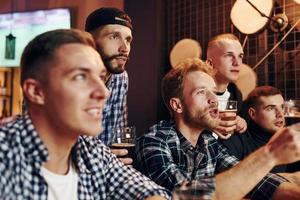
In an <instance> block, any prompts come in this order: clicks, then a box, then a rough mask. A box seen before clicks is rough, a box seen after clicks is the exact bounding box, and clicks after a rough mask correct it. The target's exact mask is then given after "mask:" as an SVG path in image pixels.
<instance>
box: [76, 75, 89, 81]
mask: <svg viewBox="0 0 300 200" xmlns="http://www.w3.org/2000/svg"><path fill="white" fill-rule="evenodd" d="M73 79H74V80H75V81H80V80H85V79H86V75H85V74H76V75H75V76H74V78H73Z"/></svg>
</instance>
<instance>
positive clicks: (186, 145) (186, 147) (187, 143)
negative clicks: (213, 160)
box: [175, 128, 211, 151]
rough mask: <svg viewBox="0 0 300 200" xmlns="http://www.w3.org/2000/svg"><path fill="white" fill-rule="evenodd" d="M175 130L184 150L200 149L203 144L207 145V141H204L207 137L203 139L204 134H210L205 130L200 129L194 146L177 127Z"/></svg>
mask: <svg viewBox="0 0 300 200" xmlns="http://www.w3.org/2000/svg"><path fill="white" fill-rule="evenodd" d="M175 130H176V133H177V136H178V138H179V142H180V147H181V149H182V150H184V151H187V150H190V151H191V150H197V149H202V148H203V147H204V146H206V145H207V142H206V141H207V139H205V138H206V136H205V135H206V134H211V133H209V132H208V131H207V130H204V131H202V133H200V135H199V138H198V141H197V145H196V147H193V145H192V144H191V143H190V141H188V140H187V139H186V138H185V137H184V136H183V135H182V133H181V132H180V131H179V130H178V129H177V128H175Z"/></svg>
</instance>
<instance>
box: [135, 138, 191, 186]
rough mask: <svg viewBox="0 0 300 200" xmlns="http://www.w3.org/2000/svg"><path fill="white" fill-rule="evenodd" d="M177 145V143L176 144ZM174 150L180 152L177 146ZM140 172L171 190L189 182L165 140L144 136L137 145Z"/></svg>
mask: <svg viewBox="0 0 300 200" xmlns="http://www.w3.org/2000/svg"><path fill="white" fill-rule="evenodd" d="M174 145H175V142H174ZM173 148H174V150H176V151H178V154H179V151H180V150H179V149H177V148H176V147H175V146H174V147H173ZM136 153H137V164H139V166H138V168H139V170H140V171H141V172H142V173H144V174H145V175H147V176H148V177H150V178H151V179H152V180H154V181H155V182H156V183H158V184H159V185H162V186H164V187H166V188H168V189H169V190H172V189H173V188H174V187H175V186H178V185H180V184H181V183H182V182H183V181H185V180H189V179H188V175H187V174H186V172H185V171H184V170H182V169H180V168H179V166H178V165H177V164H176V163H175V162H174V160H173V156H172V153H171V150H170V147H169V146H168V144H167V142H166V141H165V140H164V138H160V137H156V136H151V135H144V136H142V137H141V138H139V139H138V140H137V144H136Z"/></svg>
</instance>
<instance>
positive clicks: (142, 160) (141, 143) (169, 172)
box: [136, 121, 286, 199]
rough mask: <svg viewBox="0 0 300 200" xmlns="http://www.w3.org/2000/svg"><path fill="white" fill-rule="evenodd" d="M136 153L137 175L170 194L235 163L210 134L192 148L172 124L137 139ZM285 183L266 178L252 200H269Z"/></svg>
mask: <svg viewBox="0 0 300 200" xmlns="http://www.w3.org/2000/svg"><path fill="white" fill-rule="evenodd" d="M136 153H137V163H138V165H139V166H138V168H139V169H140V171H141V172H143V173H144V174H146V175H147V176H149V177H150V178H151V179H152V180H154V181H155V182H156V183H158V184H160V185H162V186H164V187H166V188H168V189H170V190H172V189H173V188H174V187H175V186H178V185H179V184H180V183H181V182H182V181H184V180H188V181H191V180H198V181H202V180H203V179H207V178H209V177H212V176H214V175H215V174H217V173H219V172H222V171H224V170H226V169H229V168H231V167H232V166H234V165H236V164H237V163H238V160H237V158H236V157H234V156H231V155H229V154H228V152H227V149H226V148H225V147H224V146H223V145H221V144H220V143H218V141H217V140H216V139H215V138H214V137H213V136H212V134H211V132H209V131H203V132H202V133H201V135H200V137H199V139H198V142H197V145H196V147H193V146H192V145H191V143H190V142H189V141H187V140H186V139H185V137H183V135H182V134H181V133H180V132H179V131H178V130H177V129H176V128H175V123H174V122H173V121H161V122H160V123H159V124H157V125H154V126H153V127H151V128H150V131H149V133H147V134H145V135H144V136H142V137H140V138H138V140H137V146H136ZM284 181H286V179H284V178H282V177H280V176H277V175H275V174H268V175H267V176H266V177H265V178H264V179H263V180H262V181H261V182H260V183H259V184H258V185H257V187H256V188H255V190H253V192H252V196H251V199H271V197H272V195H273V193H274V191H275V190H276V188H277V187H278V185H279V184H280V183H282V182H284Z"/></svg>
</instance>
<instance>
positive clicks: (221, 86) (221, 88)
mask: <svg viewBox="0 0 300 200" xmlns="http://www.w3.org/2000/svg"><path fill="white" fill-rule="evenodd" d="M215 82H216V85H217V91H218V92H225V90H226V88H227V87H228V85H229V82H228V81H227V80H224V79H222V78H221V77H218V76H217V75H216V78H215Z"/></svg>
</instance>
